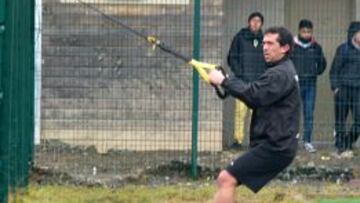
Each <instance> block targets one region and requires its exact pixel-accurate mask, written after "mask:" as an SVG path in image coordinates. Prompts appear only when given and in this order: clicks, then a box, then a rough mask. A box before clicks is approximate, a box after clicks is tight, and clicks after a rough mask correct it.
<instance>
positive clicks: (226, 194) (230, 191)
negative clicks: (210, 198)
mask: <svg viewBox="0 0 360 203" xmlns="http://www.w3.org/2000/svg"><path fill="white" fill-rule="evenodd" d="M236 186H237V182H236V179H235V178H234V177H233V176H232V175H231V174H230V173H229V172H227V171H226V170H223V171H221V172H220V174H219V176H218V178H217V192H216V194H215V203H234V202H235V189H236Z"/></svg>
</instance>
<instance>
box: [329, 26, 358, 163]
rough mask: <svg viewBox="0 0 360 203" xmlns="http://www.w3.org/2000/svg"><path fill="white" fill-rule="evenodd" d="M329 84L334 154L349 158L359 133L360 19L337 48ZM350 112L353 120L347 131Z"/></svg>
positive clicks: (350, 28) (351, 155) (350, 27)
mask: <svg viewBox="0 0 360 203" xmlns="http://www.w3.org/2000/svg"><path fill="white" fill-rule="evenodd" d="M330 84H331V89H332V91H333V92H334V97H335V147H336V149H337V154H336V155H337V156H338V157H339V158H342V157H343V158H351V157H353V151H352V145H353V143H355V142H356V141H357V139H358V137H359V133H360V22H352V23H351V24H350V26H349V29H348V39H347V41H346V42H344V43H343V44H341V45H340V46H339V47H338V48H337V50H336V53H335V57H334V60H333V63H332V66H331V70H330ZM349 112H351V115H352V116H351V117H352V119H353V123H352V127H351V129H350V130H349V131H348V132H347V130H346V120H347V118H348V115H349Z"/></svg>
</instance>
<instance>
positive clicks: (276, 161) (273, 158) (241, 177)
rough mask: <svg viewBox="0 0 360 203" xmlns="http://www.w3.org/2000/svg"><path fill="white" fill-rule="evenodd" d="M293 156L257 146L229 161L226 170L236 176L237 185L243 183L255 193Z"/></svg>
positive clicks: (288, 163)
mask: <svg viewBox="0 0 360 203" xmlns="http://www.w3.org/2000/svg"><path fill="white" fill-rule="evenodd" d="M294 157H295V155H293V156H289V155H287V154H283V153H279V152H273V151H269V150H266V148H263V147H261V146H257V147H254V148H251V149H250V150H249V151H248V152H246V153H245V154H243V155H241V156H240V157H239V158H237V159H236V160H234V161H233V162H231V164H230V165H229V166H228V167H227V168H226V171H228V172H229V173H230V174H231V175H232V176H233V177H234V178H236V180H237V183H238V185H240V184H243V185H245V186H247V187H248V188H250V189H251V190H252V191H253V192H254V193H257V192H258V191H259V190H260V189H261V188H262V187H264V186H265V185H266V184H267V183H268V182H269V181H270V180H272V179H273V178H275V177H276V176H277V175H278V174H279V173H280V172H281V171H282V170H284V169H285V168H286V167H287V166H289V165H290V163H291V162H292V160H293V159H294Z"/></svg>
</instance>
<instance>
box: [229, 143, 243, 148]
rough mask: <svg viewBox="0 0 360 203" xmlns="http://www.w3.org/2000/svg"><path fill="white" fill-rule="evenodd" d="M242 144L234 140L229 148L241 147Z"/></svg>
mask: <svg viewBox="0 0 360 203" xmlns="http://www.w3.org/2000/svg"><path fill="white" fill-rule="evenodd" d="M241 147H242V145H241V144H240V143H237V142H234V143H233V144H232V145H231V146H230V148H231V149H241Z"/></svg>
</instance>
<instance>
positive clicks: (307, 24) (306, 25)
mask: <svg viewBox="0 0 360 203" xmlns="http://www.w3.org/2000/svg"><path fill="white" fill-rule="evenodd" d="M301 28H310V29H313V23H312V22H311V21H310V20H308V19H302V20H300V22H299V29H301Z"/></svg>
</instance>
